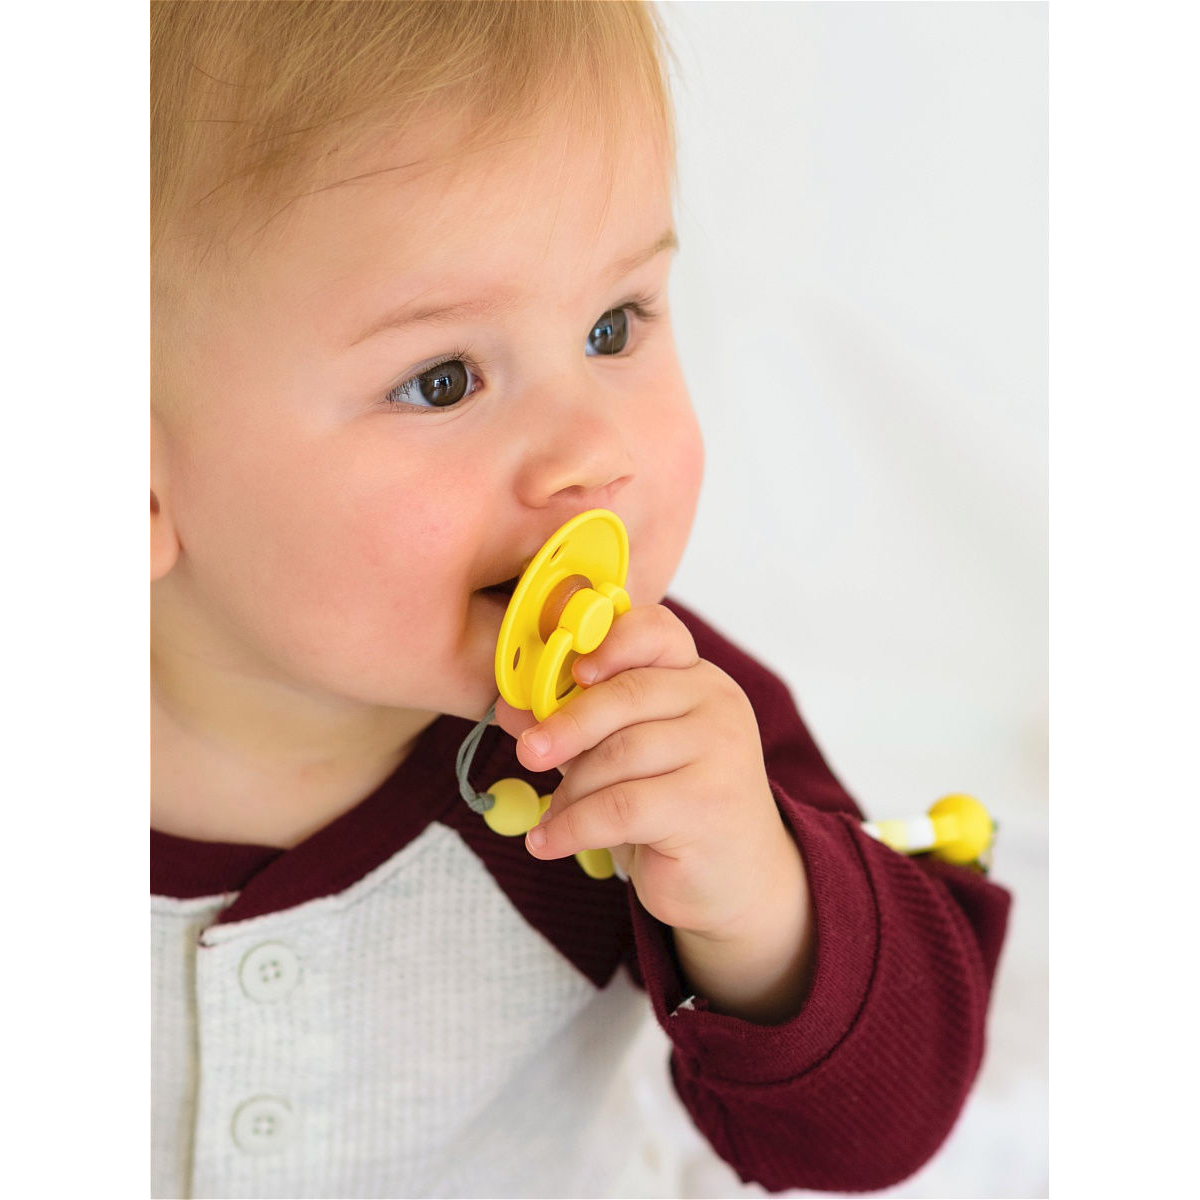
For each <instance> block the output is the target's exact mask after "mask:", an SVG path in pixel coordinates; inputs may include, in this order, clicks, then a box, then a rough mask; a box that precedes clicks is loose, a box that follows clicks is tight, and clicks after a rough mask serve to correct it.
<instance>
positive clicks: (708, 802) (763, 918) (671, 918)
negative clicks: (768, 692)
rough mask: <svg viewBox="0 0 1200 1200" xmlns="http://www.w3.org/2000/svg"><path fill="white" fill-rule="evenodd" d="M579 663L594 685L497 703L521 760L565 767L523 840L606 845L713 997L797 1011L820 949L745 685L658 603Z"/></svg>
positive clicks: (556, 852)
mask: <svg viewBox="0 0 1200 1200" xmlns="http://www.w3.org/2000/svg"><path fill="white" fill-rule="evenodd" d="M574 673H575V677H576V679H577V680H578V681H579V682H581V683H583V684H585V685H588V686H587V691H585V692H584V693H583V694H582V695H580V696H578V697H576V698H575V699H574V700H572V701H571V703H570V704H568V705H566V706H565V707H563V708H562V709H560V710H559V711H558V712H557V713H554V714H552V715H551V716H549V717H548V718H546V720H544V721H542V722H541V723H540V724H535V723H532V718H527V717H524V716H523V715H522V714H517V713H516V711H515V710H513V709H509V708H507V706H502V708H501V709H498V712H497V717H498V719H499V720H500V723H501V724H502V725H503V726H504V727H505V728H506V729H507V730H508V731H509V732H510V733H514V734H516V733H519V734H520V737H519V741H518V748H517V755H518V758H519V759H520V761H521V762H522V764H523V765H524V766H526V767H528V768H529V769H531V770H535V771H547V770H550V769H552V768H555V767H557V768H558V769H559V770H560V771H562V773H563V781H562V784H561V785H560V786H559V787H558V788H557V789H556V790H555V792H554V798H553V801H552V803H551V805H550V808H549V809H548V810H547V812H546V814H545V816H544V817H543V820H542V823H541V824H540V825H539V826H538V827H537V828H535V829H534V830H532V831H531V832H530V833H529V835H528V838H527V842H528V846H529V849H530V852H531V853H532V854H534V855H536V856H537V857H539V858H546V859H553V858H564V857H566V856H568V855H571V854H574V853H576V852H577V851H579V850H584V849H595V848H598V847H602V846H607V847H615V849H614V857H615V858H616V860H617V862H618V863H619V864H620V866H621V867H622V869H623V870H624V871H625V872H626V874H628V876H629V879H630V882H631V883H632V884H633V886H634V889H635V891H636V892H637V895H638V899H639V900H640V901H641V903H642V905H643V907H644V908H645V909H646V911H647V912H649V913H650V914H651V915H652V916H654V917H656V918H657V919H658V920H660V921H662V922H663V923H664V924H666V925H669V926H670V927H671V928H672V930H673V932H674V939H675V947H676V951H677V954H678V957H679V962H680V965H681V967H682V969H683V971H684V973H685V975H686V976H687V978H688V980H689V982H690V984H691V985H692V987H693V988H694V990H695V991H696V992H698V993H700V994H702V995H703V996H705V997H706V999H707V1001H708V1003H709V1005H710V1006H711V1007H712V1008H713V1009H715V1010H717V1011H720V1012H723V1013H727V1014H730V1015H734V1016H739V1017H743V1018H745V1019H748V1020H752V1021H758V1022H763V1023H771V1024H775V1023H778V1022H780V1021H783V1020H786V1019H788V1018H789V1017H792V1016H794V1015H795V1014H796V1012H797V1011H798V1010H799V1008H800V1006H801V1004H802V1002H803V999H804V994H805V991H806V989H807V986H808V979H809V975H810V971H811V963H812V957H813V922H812V917H811V912H810V905H809V894H808V884H807V878H806V875H805V870H804V864H803V860H802V858H801V855H800V852H799V850H798V849H797V846H796V842H795V841H794V840H793V838H792V836H791V834H790V833H789V832H788V829H787V827H786V826H785V824H784V822H783V819H782V818H781V816H780V813H779V809H778V808H777V806H776V803H775V797H774V796H773V795H772V792H771V785H770V782H769V781H768V778H767V773H766V767H765V764H764V762H763V751H762V743H761V741H760V738H759V730H758V725H757V723H756V721H755V716H754V710H753V708H752V707H751V705H750V702H749V700H748V699H747V698H746V695H745V693H744V692H743V691H742V689H741V688H740V687H739V686H738V685H737V684H736V683H735V682H734V681H733V680H732V679H731V678H730V677H729V676H728V675H727V674H726V673H725V672H724V671H722V670H720V669H719V668H718V667H715V666H713V665H712V663H709V662H706V661H705V660H703V659H702V658H701V657H700V656H699V654H698V653H697V650H696V644H695V641H694V640H693V638H692V635H691V633H690V632H689V631H688V629H687V627H686V626H685V625H684V624H683V622H682V621H680V620H679V618H678V617H676V616H675V614H674V613H672V612H671V611H670V610H669V609H667V608H666V607H663V606H661V605H656V606H653V607H645V608H635V609H633V610H632V611H630V612H628V613H626V614H625V615H624V616H623V617H621V618H620V619H619V620H618V621H617V622H616V623H615V624H614V625H613V628H612V631H611V633H610V634H609V635H608V637H607V638H606V639H605V641H604V642H603V643H602V644H601V646H600V647H599V649H597V650H596V651H594V652H593V653H592V654H589V655H587V656H586V657H583V658H580V659H579V660H578V661H577V662H576V664H575V667H574ZM523 727H524V728H523Z"/></svg>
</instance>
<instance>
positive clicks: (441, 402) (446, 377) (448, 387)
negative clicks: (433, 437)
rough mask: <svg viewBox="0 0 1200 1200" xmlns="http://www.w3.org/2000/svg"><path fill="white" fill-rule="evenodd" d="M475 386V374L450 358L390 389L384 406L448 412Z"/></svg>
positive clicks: (476, 383) (457, 359)
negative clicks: (402, 406)
mask: <svg viewBox="0 0 1200 1200" xmlns="http://www.w3.org/2000/svg"><path fill="white" fill-rule="evenodd" d="M478 386H479V379H478V377H477V376H476V375H475V372H474V371H472V370H471V368H470V367H468V366H467V364H466V363H465V362H464V361H463V360H462V359H461V358H451V359H447V360H446V361H445V362H440V363H438V364H437V366H435V367H429V368H427V369H426V370H424V371H422V372H421V374H420V375H414V376H413V377H412V378H411V379H407V380H405V381H404V382H403V383H401V384H398V385H397V386H396V387H394V388H392V390H391V391H390V392H388V394H387V402H388V403H389V404H397V405H399V404H410V405H413V406H414V407H416V408H449V407H450V405H452V404H457V403H458V402H459V401H460V400H461V399H462V398H463V397H464V396H466V395H468V394H469V393H471V392H473V391H475V389H476V388H477V387H478Z"/></svg>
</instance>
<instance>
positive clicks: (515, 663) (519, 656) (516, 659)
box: [512, 646, 521, 671]
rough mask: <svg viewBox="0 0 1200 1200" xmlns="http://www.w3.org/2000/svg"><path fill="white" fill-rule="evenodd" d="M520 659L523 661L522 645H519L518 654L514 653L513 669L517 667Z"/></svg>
mask: <svg viewBox="0 0 1200 1200" xmlns="http://www.w3.org/2000/svg"><path fill="white" fill-rule="evenodd" d="M520 661H521V647H520V646H518V647H517V652H516V654H514V655H513V668H512V669H513V670H514V671H515V670H516V669H517V663H519V662H520Z"/></svg>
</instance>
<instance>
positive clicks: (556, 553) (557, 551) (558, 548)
mask: <svg viewBox="0 0 1200 1200" xmlns="http://www.w3.org/2000/svg"><path fill="white" fill-rule="evenodd" d="M566 544H567V543H566V542H559V543H558V545H557V546H555V547H554V553H553V554H552V555H550V558H549V560H548V561H550V562H553V561H554V560H555V559H556V558H557V557H558V556H559V555H560V554H561V553H562V549H563V547H564V546H565V545H566Z"/></svg>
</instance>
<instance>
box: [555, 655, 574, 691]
mask: <svg viewBox="0 0 1200 1200" xmlns="http://www.w3.org/2000/svg"><path fill="white" fill-rule="evenodd" d="M578 657H579V655H578V654H576V653H575V651H574V650H572V651H571V653H570V654H568V655H567V657H566V658H565V659H563V665H562V666H561V667H560V668H559V671H558V681H557V682H556V683H555V685H554V696H555V698H556V699H558V700H563V699H565V698H566V697H567V696H569V695H570V694H571V692H572V691H573V690H574V688H575V676H574V675H572V674H571V668H572V667H573V666H574V665H575V660H576V659H577V658H578Z"/></svg>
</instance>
